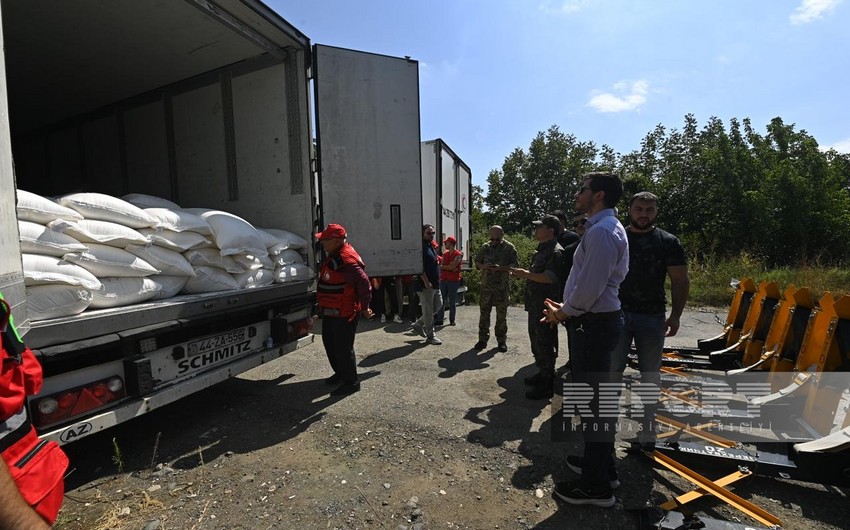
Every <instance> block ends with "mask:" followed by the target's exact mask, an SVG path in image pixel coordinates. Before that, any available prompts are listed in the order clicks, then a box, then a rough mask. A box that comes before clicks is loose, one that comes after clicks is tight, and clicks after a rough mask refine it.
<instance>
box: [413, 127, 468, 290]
mask: <svg viewBox="0 0 850 530" xmlns="http://www.w3.org/2000/svg"><path fill="white" fill-rule="evenodd" d="M471 201H472V172H471V171H470V170H469V166H467V165H466V164H465V163H464V162H463V160H461V159H460V157H459V156H457V155H456V154H455V152H454V151H452V149H451V148H450V147H449V146H448V145H447V144H446V142H444V141H443V140H442V139H440V138H437V139H435V140H428V141H426V142H422V219H423V223H428V224H432V225H434V228H435V229H436V231H437V236H438V237H437V241H438V242H439V243H440V245H442V243H443V241H445V239H446V238H447V237H449V236H454V237H455V239H457V249H458V250H460V251H461V252H463V258H462V261H461V268H462V269H463V270H469V268H470V261H469V256H470V248H469V237H470V235H471V233H472V226H471V221H470V215H469V212H470V208H471V205H472V203H471ZM440 248H441V249H442V248H443V247H442V246H441V247H440ZM465 299H466V286H465V285H461V286H460V288H459V289H458V303H459V304H463V303H464V300H465Z"/></svg>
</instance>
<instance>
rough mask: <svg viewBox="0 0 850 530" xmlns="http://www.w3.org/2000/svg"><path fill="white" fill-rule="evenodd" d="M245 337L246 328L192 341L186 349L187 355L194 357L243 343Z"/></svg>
mask: <svg viewBox="0 0 850 530" xmlns="http://www.w3.org/2000/svg"><path fill="white" fill-rule="evenodd" d="M246 336H247V333H246V328H240V329H234V330H233V331H228V332H226V333H222V334H221V335H212V336H210V337H206V338H203V339H201V340H196V341H192V342H190V343H189V345H188V348H187V350H188V354H189V356H190V357H194V356H195V355H201V354H202V353H206V352H208V351H213V350H217V349H219V348H224V347H227V346H230V345H231V344H236V343H237V342H242V341H244V340H245V337H246Z"/></svg>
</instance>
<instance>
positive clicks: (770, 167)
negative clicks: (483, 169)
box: [472, 114, 850, 266]
mask: <svg viewBox="0 0 850 530" xmlns="http://www.w3.org/2000/svg"><path fill="white" fill-rule="evenodd" d="M598 170H606V171H614V172H615V173H617V174H618V175H620V177H621V178H622V179H623V184H624V187H625V192H626V193H625V194H624V197H623V202H622V204H621V205H620V212H621V218H623V219H626V217H625V211H626V205H627V200H628V198H629V197H631V195H632V194H634V193H636V192H638V191H644V190H646V191H651V192H652V193H655V194H656V195H658V196H659V197H660V200H661V205H660V214H659V216H658V225H659V226H661V227H663V228H664V229H665V230H667V231H669V232H672V233H673V234H676V235H677V236H678V237H679V238H680V239H681V240H682V243H683V244H684V245H685V248H686V250H687V251H688V252H689V253H690V254H692V255H694V256H697V257H705V256H712V257H720V258H724V257H738V256H741V255H747V256H751V257H753V258H754V259H758V260H760V261H764V262H765V263H767V264H769V265H771V266H799V265H805V264H808V263H818V264H822V265H840V264H844V263H846V262H847V261H848V258H850V244H848V242H850V155H848V154H842V153H838V152H836V151H835V150H832V149H830V150H827V151H821V150H820V148H819V146H818V143H817V141H816V140H815V139H814V138H813V137H812V136H811V135H810V134H808V133H807V132H806V131H805V130H796V127H795V125H794V124H790V125H789V124H786V123H784V122H783V120H782V119H781V118H774V119H773V120H771V122H770V123H769V124H768V125H767V127H766V131H765V133H763V134H762V133H759V132H757V131H756V130H755V129H754V128H753V126H752V124H751V122H750V120H749V119H748V118H745V119H743V120H742V121H739V120H738V119H737V118H732V119H731V120H729V125H728V128H727V127H726V126H725V125H724V123H723V121H722V120H720V119H718V118H715V117H712V118H710V119H709V120H708V122H707V123H706V124H705V125H703V126H702V127H700V126H699V124H698V123H697V120H696V118H695V117H694V116H693V115H692V114H688V115H686V116H685V121H684V125H683V126H682V128H681V129H678V128H672V129H668V128H666V127H664V126H662V125H658V126H656V127H655V129H653V130H652V131H650V132H649V133H647V134H646V136H645V137H644V138H643V140H642V141H641V144H640V148H639V149H636V150H634V151H632V152H630V153H627V154H620V153H617V152H615V151H614V150H613V149H611V148H610V147H609V146H607V145H602V146H601V147H597V146H596V144H595V143H594V142H582V141H579V140H578V139H577V138H576V137H575V136H573V135H572V134H567V133H564V132H562V131H561V130H560V129H559V127H558V126H557V125H553V126H551V127H550V128H549V129H548V130H547V131H545V132H542V131H541V132H539V133H538V134H537V136H536V137H535V138H534V139H533V140H532V141H531V144H530V145H529V147H528V148H527V149H522V148H519V147H518V148H516V149H514V151H513V152H511V153H510V154H509V155H508V156H507V157H506V158H505V161H504V163H503V164H502V167H501V169H494V170H492V171H490V173H489V175H488V176H487V185H488V190H487V193H486V194H484V192H483V189H482V188H481V187H479V186H476V187H475V189H474V193H473V195H474V196H473V204H472V221H473V226H474V230H486V228H487V227H488V226H490V225H492V224H499V225H501V226H502V227H503V228H505V230H506V231H507V232H509V233H511V232H514V233H517V232H521V233H528V231H529V230H530V228H531V223H532V221H534V220H535V219H539V218H540V216H541V215H543V214H545V213H548V212H551V211H553V210H555V209H562V210H564V211H565V212H567V213H568V214H569V213H570V212H571V211H572V209H573V194H574V193H575V191H576V190H577V189H578V188H579V187H580V185H581V177H582V175H583V174H585V173H587V172H588V171H598Z"/></svg>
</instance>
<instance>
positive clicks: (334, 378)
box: [325, 374, 342, 385]
mask: <svg viewBox="0 0 850 530" xmlns="http://www.w3.org/2000/svg"><path fill="white" fill-rule="evenodd" d="M340 381H342V379H341V378H340V377H339V375H337V374H334V375H332V376H330V377H328V378H327V379H325V384H326V385H335V384H337V383H339V382H340Z"/></svg>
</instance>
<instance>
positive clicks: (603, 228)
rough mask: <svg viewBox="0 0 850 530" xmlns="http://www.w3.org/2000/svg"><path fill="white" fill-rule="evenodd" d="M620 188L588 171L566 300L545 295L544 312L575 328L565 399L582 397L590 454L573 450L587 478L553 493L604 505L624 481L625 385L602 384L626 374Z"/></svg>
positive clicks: (625, 261)
mask: <svg viewBox="0 0 850 530" xmlns="http://www.w3.org/2000/svg"><path fill="white" fill-rule="evenodd" d="M622 195H623V184H622V182H621V181H620V179H619V178H618V177H617V176H616V175H614V174H613V173H603V172H597V173H588V174H587V175H585V176H584V179H583V181H582V185H581V189H580V190H579V191H577V192H576V194H575V206H576V210H577V211H578V212H579V213H584V214H586V215H587V216H588V219H587V223H586V224H585V234H584V236H583V237H582V240H581V243H579V245H578V248H576V252H575V256H574V257H573V267H572V269H571V270H570V275H569V277H568V278H567V284H566V286H565V287H564V302H563V304H558V303H557V302H552V301H549V300H547V304H546V306H547V307H546V316H545V320H546V321H548V322H556V321H557V322H566V325H567V327H568V329H569V332H570V363H571V365H572V382H571V383H570V385H568V387H567V388H566V389H565V392H564V403H565V407H567V406H568V405H567V404H568V403H570V402H573V403H577V405H576V406H575V408H576V409H577V410H579V411H580V410H582V408H583V410H584V411H585V412H584V414H582V415H581V425H580V429H581V432H582V434H583V436H584V442H585V443H584V456H583V457H578V456H570V457H567V466H568V467H569V468H570V469H572V470H573V471H575V472H578V473H581V480H578V481H571V482H558V483H557V484H556V485H555V495H556V496H557V497H558V498H560V499H562V500H564V501H566V502H568V503H570V504H576V505H582V504H590V505H594V506H601V507H605V508H608V507H611V506H613V505H614V503H615V499H614V494H613V488H615V487H617V486H619V485H620V482H619V480H618V477H617V470H616V468H615V459H614V436H615V430H616V423H617V416H618V411H619V407H618V404H617V402H618V401H619V392H617V391H612V390H611V387H609V388H608V389H607V390H605V395H604V397H602V398H601V399H600V389H604V384H616V383H618V382H619V381H620V373H619V371H617V370H615V368H616V367H615V363H614V355H615V350H616V346H617V344H618V342H619V340H620V335H621V334H622V333H623V325H624V323H623V312H622V311H621V310H620V299H619V297H618V291H619V288H620V282H622V281H623V278H625V277H626V273H628V270H629V243H628V237H627V235H626V230H625V229H624V228H623V225H622V224H620V221H618V220H617V217H616V216H615V209H614V208H615V206H616V205H617V202H618V201H619V200H620V197H622ZM600 384H603V385H602V386H600ZM570 387H572V392H571V388H570ZM590 389H592V390H593V392H592V396H593V397H592V398H590V401H589V403H587V402H586V400H584V398H582V396H583V395H588V394H587V392H588V391H589V390H590ZM583 400H584V401H583ZM579 402H581V403H582V404H581V405H579V404H578V403H579ZM588 409H589V414H588ZM565 412H566V413H565V414H564V416H572V413H571V411H569V410H566V411H565Z"/></svg>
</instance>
